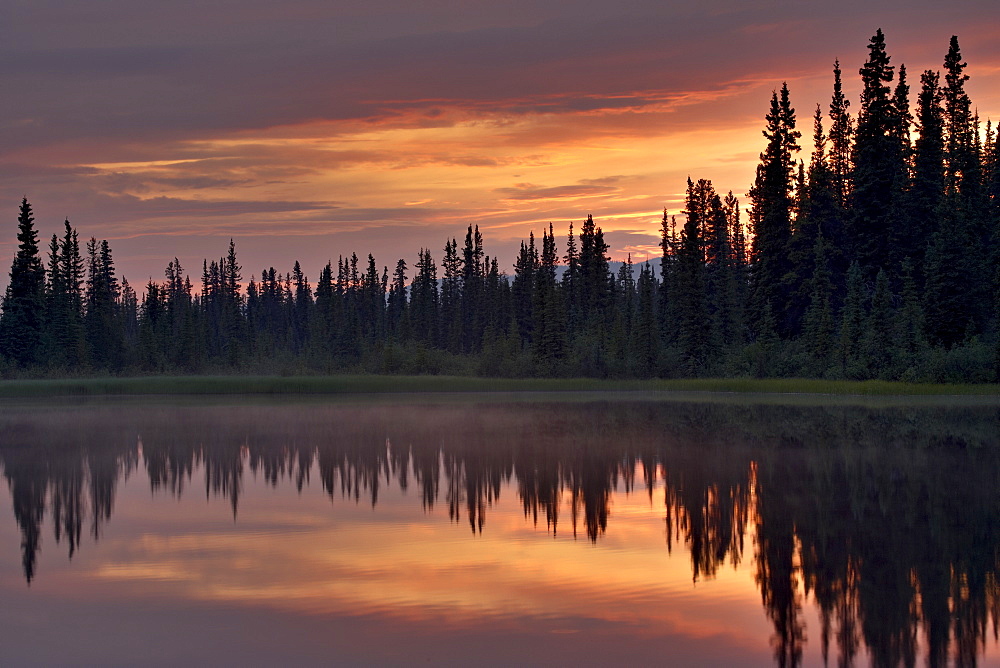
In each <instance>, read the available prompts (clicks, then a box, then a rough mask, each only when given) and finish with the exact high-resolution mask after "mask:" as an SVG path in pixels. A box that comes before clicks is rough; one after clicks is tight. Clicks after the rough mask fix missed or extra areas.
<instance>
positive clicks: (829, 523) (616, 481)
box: [0, 401, 1000, 666]
mask: <svg viewBox="0 0 1000 668" xmlns="http://www.w3.org/2000/svg"><path fill="white" fill-rule="evenodd" d="M220 416H221V417H220ZM179 425H183V429H181V428H179ZM997 434H1000V428H998V415H997V413H996V411H995V410H993V409H983V410H975V409H971V408H966V409H949V410H945V409H937V408H923V409H913V408H907V409H892V408H879V409H863V408H858V407H850V406H844V407H837V406H827V407H819V408H809V407H795V406H787V405H782V406H768V405H756V406H754V405H750V406H748V405H727V404H711V403H691V404H685V403H666V402H639V401H634V402H619V403H593V404H574V403H559V404H541V403H522V404H515V405H513V406H505V405H493V404H472V405H462V404H431V405H426V406H405V405H404V406H380V405H373V406H361V407H359V406H352V405H336V404H332V405H317V406H307V407H305V408H298V407H295V406H281V405H245V406H226V407H223V408H221V409H216V408H212V407H210V406H199V407H175V408H171V407H163V406H161V407H156V408H154V407H142V406H133V407H131V408H130V409H129V410H128V411H121V410H120V409H117V408H114V407H110V408H101V407H90V408H87V409H84V410H78V411H73V412H71V413H70V418H68V419H67V420H66V421H55V422H52V421H50V420H48V419H47V417H45V416H43V414H42V413H34V414H33V413H31V412H30V411H28V412H17V411H11V412H8V413H5V414H4V415H3V416H0V463H2V465H3V467H4V476H5V478H6V480H7V484H8V487H9V490H10V495H11V500H12V506H13V510H14V516H15V520H16V522H17V524H18V527H19V528H20V532H21V543H22V544H21V550H22V558H23V568H24V574H25V577H26V578H27V579H28V581H29V582H30V581H31V580H32V579H33V578H34V577H35V574H36V570H37V568H36V564H37V555H38V551H39V549H40V546H41V533H42V530H43V523H44V522H45V521H46V511H48V515H49V518H50V519H51V521H52V523H53V529H54V536H55V540H56V542H57V543H61V542H63V541H65V543H66V546H67V548H68V551H69V554H70V556H73V554H74V553H75V552H76V551H77V550H78V549H79V547H80V537H81V533H82V526H83V525H84V524H88V523H89V526H90V529H91V530H90V533H91V535H92V536H93V538H94V539H98V538H99V537H100V535H101V527H102V526H103V525H104V523H106V522H108V521H109V520H110V518H111V516H112V511H113V507H114V503H115V497H116V493H117V490H118V489H119V485H120V484H121V482H122V481H123V480H124V479H125V478H127V476H128V475H129V473H130V471H131V470H132V469H133V468H135V467H136V466H138V465H139V464H140V463H141V464H142V465H143V466H144V467H145V469H146V472H147V474H148V476H149V480H150V485H151V486H152V489H153V490H154V491H157V490H161V489H162V490H165V491H167V492H168V493H170V494H173V495H176V496H180V495H182V494H183V492H184V491H185V489H186V488H187V487H188V486H189V483H190V482H191V481H192V478H194V477H195V476H197V475H199V472H200V474H201V475H204V484H205V489H206V493H207V494H208V495H209V497H213V498H214V497H222V498H225V499H226V500H227V501H228V502H229V503H230V504H231V506H232V508H233V512H234V513H236V511H237V509H238V505H239V500H240V495H241V492H242V489H243V485H244V484H245V483H246V477H247V476H248V475H252V476H254V477H256V478H258V479H260V480H262V481H263V482H264V483H265V484H268V485H271V486H278V485H280V484H282V483H283V482H286V481H287V482H288V483H289V484H294V485H295V486H296V488H297V489H299V490H301V489H303V487H304V486H305V485H308V484H309V481H310V475H311V472H312V471H314V470H315V471H316V472H317V473H316V476H317V477H318V479H319V481H320V484H321V485H322V488H323V490H324V491H325V492H326V493H327V494H329V495H330V496H331V498H334V497H336V496H340V497H342V498H345V499H348V500H353V501H354V502H355V503H362V502H364V503H371V504H372V505H376V504H377V503H378V500H379V495H380V492H381V491H382V490H384V489H386V487H387V486H390V485H394V486H396V487H397V488H398V489H400V490H401V491H403V492H405V491H406V490H407V489H408V488H409V487H410V486H415V487H416V489H417V490H418V492H417V496H418V497H419V503H420V504H422V505H423V507H424V508H425V510H427V511H428V512H430V511H432V510H433V509H434V507H435V505H436V504H438V503H439V501H440V502H441V503H444V504H446V505H447V506H448V513H449V516H450V517H451V518H452V519H453V520H454V521H462V522H465V521H468V523H469V526H470V527H471V528H472V530H473V532H476V533H478V532H482V531H484V530H485V529H486V527H487V521H486V520H487V517H486V516H487V511H488V509H489V508H490V507H491V506H492V505H493V504H494V503H496V502H497V500H498V499H499V497H500V494H501V492H503V491H504V490H505V488H508V489H509V486H513V488H514V489H515V490H516V494H517V497H518V502H519V503H520V504H521V507H522V508H523V511H524V514H525V517H526V518H530V520H531V521H532V522H534V523H535V524H536V525H537V524H538V523H539V518H544V521H545V525H546V527H548V528H550V530H551V531H552V533H553V534H555V532H556V529H557V527H558V526H559V521H560V520H562V521H563V522H564V523H565V518H567V517H569V518H570V520H571V524H572V528H573V532H574V535H575V533H576V531H577V530H578V529H579V530H580V531H581V532H582V533H586V535H587V537H588V538H589V539H590V540H591V541H595V542H596V541H598V540H600V537H601V536H602V535H603V534H604V533H605V532H607V531H613V525H614V521H613V516H612V511H613V507H612V502H613V499H614V498H615V495H616V494H617V493H621V492H622V491H625V492H627V493H634V492H635V491H636V488H637V487H638V486H644V487H645V490H646V493H648V494H649V495H650V499H651V502H652V499H653V491H654V488H658V487H659V486H661V485H662V487H663V492H664V496H663V497H662V498H663V499H664V501H665V515H666V539H667V547H668V549H673V547H674V546H675V545H679V544H683V545H684V546H685V548H686V549H687V550H688V551H689V553H690V556H691V569H692V576H693V577H694V579H695V580H698V579H701V578H711V577H713V576H714V575H715V574H716V573H717V571H718V569H719V567H720V566H722V565H724V564H725V563H727V562H729V563H732V564H734V565H739V564H740V563H741V562H742V560H743V553H744V543H745V539H746V536H745V532H746V530H747V528H748V527H750V528H751V530H753V531H754V535H753V540H754V546H755V547H754V556H755V561H754V569H755V572H754V576H755V579H756V581H757V583H758V586H759V588H760V591H761V598H762V601H763V605H764V610H765V613H766V614H767V615H768V617H769V619H770V620H771V622H772V623H773V625H774V635H773V638H772V641H773V646H774V651H775V658H776V661H777V663H778V664H779V665H789V666H791V665H796V664H798V663H800V662H801V659H802V655H803V646H804V644H805V643H806V638H807V632H806V631H807V630H806V628H805V622H804V616H803V609H804V606H805V605H806V604H807V602H808V601H809V599H810V598H812V600H813V601H814V602H815V604H816V606H817V607H818V610H819V617H820V628H818V629H815V630H813V631H814V634H810V635H814V636H816V637H818V640H819V642H820V643H821V649H822V653H823V656H824V658H826V657H827V656H828V654H830V653H831V648H830V646H831V645H833V646H834V647H835V652H836V657H837V659H836V662H837V664H838V665H841V666H847V665H852V664H853V663H854V662H855V661H856V660H857V659H858V657H859V656H860V655H861V654H862V653H864V652H866V653H867V654H868V655H869V657H870V659H871V662H872V663H873V664H874V665H899V664H904V665H914V664H915V663H916V662H917V661H918V660H919V655H923V656H925V657H926V663H927V664H928V665H930V666H938V665H945V664H946V663H948V662H949V661H950V662H954V663H956V664H957V665H970V664H974V663H975V662H976V660H977V658H978V657H979V656H981V654H982V652H983V648H984V645H985V642H986V639H987V637H988V634H990V633H992V634H993V635H994V636H996V635H997V631H998V629H997V626H998V623H1000V621H998V620H1000V592H998V584H997V583H998V580H997V573H998V572H1000V564H998V554H1000V498H998V497H997V496H996V494H995V493H994V490H995V489H997V488H998V487H1000V447H998V445H1000V443H998V436H997ZM137 435H138V436H139V437H140V439H141V440H139V441H137V439H136V436H137ZM442 476H443V479H442ZM411 482H412V484H411ZM507 493H508V494H509V493H510V492H507Z"/></svg>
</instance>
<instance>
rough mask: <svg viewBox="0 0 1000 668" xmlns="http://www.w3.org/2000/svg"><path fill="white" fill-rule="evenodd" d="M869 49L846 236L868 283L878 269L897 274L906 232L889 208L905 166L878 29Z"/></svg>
mask: <svg viewBox="0 0 1000 668" xmlns="http://www.w3.org/2000/svg"><path fill="white" fill-rule="evenodd" d="M868 51H869V54H868V60H867V62H865V64H864V66H863V67H862V68H861V70H860V74H861V80H862V86H863V89H862V92H861V108H860V111H859V112H858V126H857V130H856V132H855V142H854V152H853V155H854V171H853V179H852V180H853V190H852V193H851V211H852V215H851V216H850V217H849V218H848V229H847V237H848V241H849V244H850V247H849V248H850V251H851V254H852V256H853V257H854V258H856V259H857V261H858V263H859V264H860V266H861V269H862V273H863V275H864V276H866V277H867V278H868V279H870V280H872V279H874V278H875V275H876V274H877V273H878V270H879V269H880V268H883V267H887V268H888V269H889V270H890V271H897V270H898V267H894V266H892V258H893V257H895V255H896V253H895V249H894V247H893V241H894V240H896V239H898V238H900V236H901V235H902V234H904V233H905V232H903V231H899V230H898V229H897V228H898V226H899V224H900V220H901V217H899V216H897V215H895V210H894V207H898V206H899V205H900V202H901V197H900V194H901V193H902V191H903V188H904V186H905V185H906V184H905V182H904V181H903V178H904V176H905V174H906V168H905V156H904V148H903V145H902V143H901V136H902V131H901V129H900V125H901V123H902V122H903V120H902V118H903V117H902V114H901V112H900V110H899V109H897V108H896V105H895V103H894V97H893V95H892V91H891V89H890V87H889V84H890V83H891V82H892V81H893V78H894V70H895V67H894V66H892V65H890V64H889V61H890V58H889V55H888V54H887V53H886V50H885V36H884V35H883V34H882V30H881V29H879V30H878V31H877V32H876V33H875V35H874V36H873V37H872V38H871V42H870V43H869V45H868Z"/></svg>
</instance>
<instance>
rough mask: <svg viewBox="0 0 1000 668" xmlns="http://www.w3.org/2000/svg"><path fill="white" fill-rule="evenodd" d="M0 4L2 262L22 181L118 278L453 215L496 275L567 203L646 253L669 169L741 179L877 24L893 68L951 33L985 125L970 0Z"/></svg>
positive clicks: (855, 61) (674, 205)
mask: <svg viewBox="0 0 1000 668" xmlns="http://www.w3.org/2000/svg"><path fill="white" fill-rule="evenodd" d="M0 12H2V13H0V18H2V19H3V20H2V24H0V25H3V26H4V28H3V38H4V39H3V40H2V44H3V46H2V47H0V55H2V58H0V62H2V63H3V65H0V85H2V86H3V88H4V90H9V91H14V92H15V93H12V94H11V95H9V96H6V97H5V99H4V100H2V101H0V119H2V120H0V145H2V146H3V147H4V149H3V151H2V153H0V204H2V202H4V201H6V202H7V209H6V210H7V211H8V212H9V213H8V215H7V218H8V219H9V220H10V221H11V222H10V228H9V229H10V230H11V233H10V234H8V235H3V236H2V237H0V258H3V257H8V256H10V255H12V254H13V252H14V246H15V240H14V238H13V237H14V235H13V232H12V230H13V225H14V221H15V219H16V207H17V203H18V202H19V200H20V198H21V196H22V195H27V196H28V198H29V199H30V201H31V202H32V203H33V204H34V206H35V209H36V212H37V218H38V227H39V229H40V231H41V236H42V238H43V241H44V240H45V239H46V238H47V237H48V236H49V235H50V234H52V233H53V232H60V231H61V224H62V220H63V219H64V218H66V217H68V218H69V219H70V220H71V221H72V222H73V223H74V224H75V225H76V226H77V227H78V228H79V230H80V232H81V234H82V235H83V236H84V237H85V238H86V237H89V236H91V235H93V236H96V237H98V238H107V239H109V240H110V241H111V245H112V249H113V250H114V251H115V253H116V259H117V265H118V269H119V272H120V273H122V274H124V275H125V276H127V277H128V278H129V279H130V281H131V282H132V283H133V285H142V284H143V283H145V281H146V279H147V278H148V277H152V278H155V279H159V278H160V277H161V276H162V272H163V268H164V267H165V266H166V263H167V262H168V261H169V260H171V259H173V257H174V256H177V257H178V258H179V259H180V260H181V263H182V265H183V266H184V267H186V268H188V270H189V271H190V272H191V273H192V275H194V276H197V275H198V271H199V270H200V267H201V261H202V259H203V258H205V257H208V258H217V257H219V256H221V255H223V254H224V253H225V251H226V244H227V243H228V240H229V238H230V237H232V238H234V239H235V240H236V242H237V247H238V249H239V251H240V257H241V260H242V262H243V265H244V274H245V277H246V278H249V276H250V275H251V274H256V275H259V273H260V271H261V269H263V268H266V266H268V265H274V266H275V267H276V268H278V269H279V270H281V271H287V270H289V269H290V267H291V265H292V263H293V262H294V260H300V261H301V262H302V266H303V268H304V270H305V271H306V273H307V275H309V276H310V277H311V278H313V279H315V277H316V275H317V274H318V272H319V269H320V268H321V267H322V265H323V264H325V262H326V261H327V260H330V259H334V260H335V259H336V258H337V256H338V255H350V253H351V252H353V251H356V252H358V254H359V255H360V256H362V258H363V257H364V256H365V254H367V253H368V252H373V253H374V254H375V257H376V260H377V261H378V264H379V266H380V267H381V266H389V267H390V268H391V267H392V266H393V265H394V264H395V261H396V259H398V258H400V257H402V258H405V259H406V260H407V262H408V263H409V264H410V265H411V266H412V265H413V264H414V262H415V259H416V251H417V249H419V248H420V247H429V248H431V249H432V250H433V251H434V252H435V256H440V251H441V248H442V247H443V246H444V243H445V240H446V239H450V238H451V237H461V236H462V235H463V234H464V231H465V228H466V226H467V225H469V224H475V225H479V226H480V227H481V229H482V231H483V233H484V237H485V240H486V246H487V247H486V250H487V252H488V253H489V254H490V255H494V256H498V257H499V258H500V259H501V268H503V269H505V270H507V271H508V272H509V271H510V269H511V266H510V265H511V263H512V262H513V256H514V253H515V252H516V249H517V244H518V242H519V241H520V240H521V239H523V238H526V237H527V235H528V232H529V231H531V230H534V231H535V233H536V235H538V236H540V235H541V229H542V227H543V226H547V224H548V223H549V222H552V223H554V225H555V229H556V232H557V233H558V234H559V235H560V236H562V235H565V233H566V229H567V227H568V224H569V222H571V221H576V222H577V224H578V225H579V223H580V221H581V220H583V219H584V218H585V217H586V215H587V214H588V213H592V214H593V215H594V217H595V219H596V220H597V221H598V222H599V224H601V225H602V226H603V228H604V230H605V232H606V234H607V240H608V241H609V243H610V244H611V247H612V255H613V257H614V259H624V257H625V256H626V255H627V254H629V253H631V255H632V256H633V258H634V259H638V260H642V259H645V258H646V257H648V256H656V255H657V254H658V248H657V246H656V244H657V240H658V227H659V219H660V216H661V214H662V211H663V209H664V208H667V209H669V210H670V211H671V212H673V213H676V212H678V211H679V210H680V209H681V202H682V195H683V192H684V186H685V180H686V178H687V177H688V176H689V175H690V176H692V177H693V178H695V179H698V178H709V179H712V180H713V181H714V182H715V185H716V188H717V189H718V190H719V191H721V192H723V193H724V192H726V191H728V190H733V191H734V192H735V193H736V194H737V195H740V196H742V195H744V194H745V192H746V190H747V188H749V186H750V185H751V182H752V180H753V174H754V167H755V164H756V162H757V157H758V154H759V153H760V151H761V150H762V149H763V144H762V142H763V139H762V137H761V136H760V129H761V128H762V125H763V116H764V113H765V112H766V110H767V105H768V100H769V95H770V92H771V91H772V90H773V89H775V88H777V87H780V85H781V82H782V81H788V83H789V86H790V88H791V91H792V101H793V104H794V106H795V107H796V108H797V110H798V117H799V122H800V126H801V127H802V129H803V131H804V132H803V134H804V135H805V136H806V137H808V136H810V135H811V131H810V127H811V122H810V120H809V119H810V117H811V115H812V111H813V109H814V105H815V104H816V103H820V104H822V105H823V107H824V109H825V107H826V106H827V104H828V102H829V97H830V87H831V81H832V75H831V68H832V64H833V61H834V60H835V59H837V58H839V59H840V60H841V62H842V64H843V68H844V73H845V74H844V76H845V87H846V89H847V92H848V93H849V94H850V95H851V97H852V98H854V106H853V109H852V110H853V112H854V113H855V114H856V112H857V99H856V98H857V94H858V89H859V85H858V80H857V79H858V77H857V69H858V67H859V66H860V65H861V63H862V62H863V61H864V59H865V57H866V56H867V51H866V45H867V42H868V39H869V37H870V36H871V35H872V34H873V33H874V31H875V29H876V28H879V27H881V28H882V29H883V30H884V31H885V32H886V35H887V41H888V49H889V53H890V55H891V57H892V62H893V64H895V65H898V64H900V63H905V64H906V65H907V67H908V69H909V72H910V81H911V84H915V83H918V82H919V73H920V72H921V71H922V70H923V69H925V68H933V69H939V68H940V67H941V62H942V60H943V57H944V53H945V52H946V50H947V45H948V39H949V37H950V36H951V35H952V34H957V35H959V37H960V39H961V44H962V47H963V55H964V56H965V58H966V60H967V61H968V62H969V64H970V65H969V70H968V73H969V74H970V75H971V76H972V79H971V80H970V82H969V84H968V88H969V91H970V94H971V96H972V99H973V102H974V104H975V105H976V106H977V108H978V110H979V113H980V114H981V116H982V117H983V118H984V119H985V118H993V119H997V118H998V117H1000V94H998V93H997V91H998V90H1000V85H998V84H1000V48H998V47H997V44H998V43H1000V42H998V40H997V30H996V28H995V26H996V23H997V22H996V21H995V19H996V18H998V14H997V8H996V6H995V3H992V2H989V1H988V0H960V1H958V2H954V3H949V4H948V5H942V4H941V3H932V2H902V1H901V0H892V1H891V2H881V3H877V5H872V4H871V3H867V2H861V1H860V0H857V1H855V0H847V1H845V2H840V3H836V4H831V3H820V2H777V3H775V2H766V3H764V2H746V1H741V2H734V1H731V0H710V1H709V2H701V3H696V4H691V3H664V2H648V1H646V0H629V1H628V2H618V3H614V4H613V5H612V4H608V3H606V2H565V1H563V0H545V1H544V2H515V3H504V4H503V5H502V6H500V5H496V4H495V3H486V2H479V1H471V2H459V1H457V0H447V1H443V2H434V3H420V4H419V5H413V4H412V3H406V2H400V1H399V0H381V1H379V2H370V3H363V4H362V3H356V2H352V1H349V0H338V1H337V2H333V3H331V2H320V1H319V0H296V1H295V2H282V3H274V2H267V1H264V0H253V1H251V2H243V3H239V6H234V5H233V4H232V3H228V2H222V1H218V2H216V1H210V2H193V1H191V2H187V1H183V2H174V3H170V4H169V5H164V4H163V3H158V2H152V1H147V0H98V1H95V2H88V3H86V5H85V6H84V5H80V4H79V3H75V2H70V1H69V0H52V1H50V2H42V3H40V2H36V1H34V0H13V1H12V2H8V3H5V6H4V8H3V9H2V10H0ZM193 18H196V20H192V19H193ZM915 97H916V91H915V90H914V91H913V93H912V94H911V98H912V99H915ZM807 143H808V142H807ZM807 153H808V148H807V150H806V151H804V152H803V156H802V157H805V155H806V154H807ZM560 246H561V247H562V246H564V244H563V243H560ZM5 281H6V277H5V276H4V277H3V278H0V282H5Z"/></svg>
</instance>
